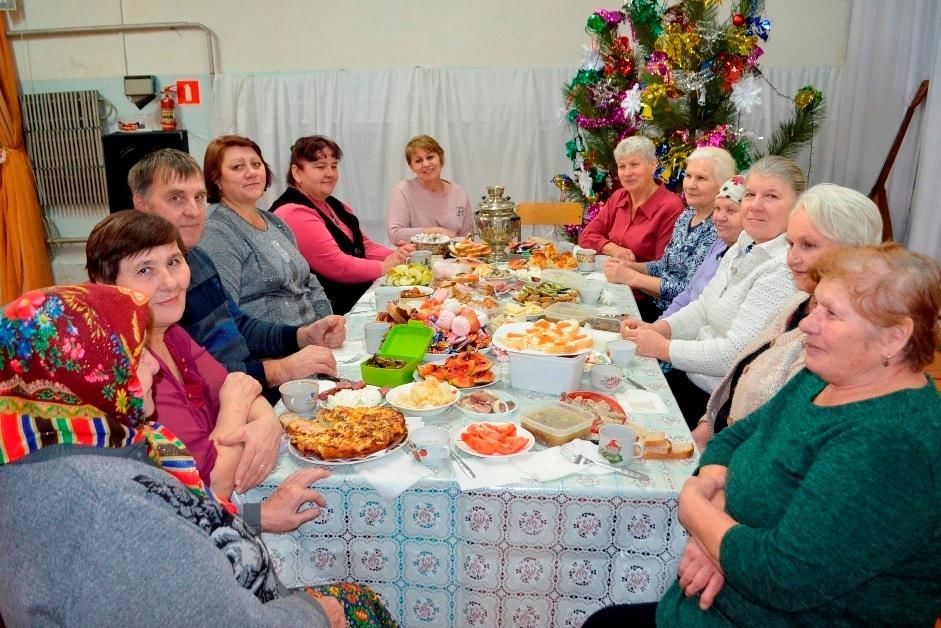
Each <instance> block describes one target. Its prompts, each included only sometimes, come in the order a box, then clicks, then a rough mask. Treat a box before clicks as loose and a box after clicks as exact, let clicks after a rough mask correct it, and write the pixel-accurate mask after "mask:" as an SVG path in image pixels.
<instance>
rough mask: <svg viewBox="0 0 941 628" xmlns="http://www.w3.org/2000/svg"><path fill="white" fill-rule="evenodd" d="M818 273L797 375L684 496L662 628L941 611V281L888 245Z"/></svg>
mask: <svg viewBox="0 0 941 628" xmlns="http://www.w3.org/2000/svg"><path fill="white" fill-rule="evenodd" d="M813 274H815V275H816V279H818V280H819V283H818V285H817V288H816V290H815V292H814V299H815V300H816V302H817V305H816V307H815V308H814V309H813V310H812V312H811V313H810V314H809V315H808V317H807V318H805V319H804V320H803V321H802V322H801V324H800V328H801V330H802V331H804V333H806V334H807V340H806V345H805V348H806V369H805V370H803V371H801V372H800V373H798V374H797V375H796V376H795V377H794V378H793V379H792V380H791V381H790V382H789V383H788V384H787V385H786V386H785V387H784V388H783V389H782V390H781V392H780V393H778V394H777V395H776V396H775V397H773V398H772V399H771V400H770V401H769V402H768V403H767V404H766V405H764V406H762V407H761V408H759V409H758V410H757V411H755V412H754V413H753V414H751V415H750V416H749V417H748V418H747V419H746V420H742V421H740V422H738V423H736V424H735V425H733V426H732V427H730V428H728V429H727V430H725V431H723V432H722V433H721V434H720V435H719V436H718V437H717V438H716V439H715V440H713V441H712V442H711V443H710V444H709V447H708V449H707V450H706V452H705V454H704V455H703V456H702V458H701V460H700V463H701V466H700V469H699V473H698V475H697V476H695V477H692V478H690V479H689V480H688V481H687V483H686V484H685V485H684V487H683V490H682V491H681V493H680V498H679V517H680V521H681V522H682V523H683V525H684V526H685V527H686V528H687V530H688V531H689V533H690V536H691V539H690V542H689V544H688V546H687V549H686V551H685V553H684V555H683V558H682V560H681V561H680V568H679V580H678V582H677V583H675V584H674V585H673V587H671V588H670V590H669V591H668V592H667V594H666V595H665V596H664V598H663V599H662V600H661V601H660V604H659V606H658V608H657V624H658V625H661V626H725V625H739V626H763V627H765V626H790V625H813V626H873V625H885V626H909V625H910V626H919V625H920V626H931V625H933V622H934V619H935V618H936V617H937V616H938V615H939V614H941V457H939V456H938V454H937V447H938V443H939V442H941V398H939V395H938V391H937V390H936V389H935V387H934V385H933V384H932V383H931V382H930V380H928V379H927V378H926V376H925V375H924V373H922V369H923V368H924V366H925V365H927V364H928V363H930V362H931V360H932V359H933V357H934V349H935V346H936V344H937V342H938V337H939V336H938V312H939V309H941V268H939V266H938V263H937V262H935V261H934V260H933V259H931V258H928V257H926V256H923V255H918V254H915V253H911V252H908V251H906V250H905V249H903V248H902V247H900V246H899V245H896V244H886V245H880V246H877V247H876V246H870V247H845V248H841V249H837V250H834V251H832V252H830V253H828V254H826V255H825V256H824V257H823V258H822V259H821V260H820V261H819V262H818V264H817V266H816V268H815V270H814V271H813ZM618 610H621V611H622V612H621V613H617V611H618ZM606 612H607V619H609V620H610V619H613V618H614V617H615V614H618V615H620V618H621V619H622V620H623V619H624V618H626V616H627V614H628V613H629V612H631V610H630V609H627V608H625V607H616V608H612V609H606ZM593 619H594V618H593ZM586 625H589V626H590V625H598V624H597V623H596V624H592V621H591V620H590V621H589V623H588V624H586ZM625 625H627V624H625Z"/></svg>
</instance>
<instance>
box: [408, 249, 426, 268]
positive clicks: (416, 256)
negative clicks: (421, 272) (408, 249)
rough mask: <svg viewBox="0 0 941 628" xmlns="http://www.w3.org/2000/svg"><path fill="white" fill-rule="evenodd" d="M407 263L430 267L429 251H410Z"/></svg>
mask: <svg viewBox="0 0 941 628" xmlns="http://www.w3.org/2000/svg"><path fill="white" fill-rule="evenodd" d="M408 261H409V262H411V263H412V264H424V265H425V266H431V251H424V250H421V249H419V250H417V251H412V254H411V255H410V256H409V258H408Z"/></svg>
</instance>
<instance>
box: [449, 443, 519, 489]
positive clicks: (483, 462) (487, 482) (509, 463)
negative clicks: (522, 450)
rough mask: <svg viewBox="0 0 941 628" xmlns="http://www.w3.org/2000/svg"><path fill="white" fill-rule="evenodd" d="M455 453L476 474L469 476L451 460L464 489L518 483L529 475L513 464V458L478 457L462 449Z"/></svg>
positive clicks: (459, 483) (458, 480)
mask: <svg viewBox="0 0 941 628" xmlns="http://www.w3.org/2000/svg"><path fill="white" fill-rule="evenodd" d="M454 453H455V454H456V455H458V456H461V458H462V459H463V460H464V462H466V463H467V466H469V467H470V468H471V470H472V471H473V472H474V475H475V476H476V477H473V478H472V477H468V475H467V474H466V473H464V472H463V471H461V469H460V468H459V467H458V466H457V465H456V464H455V463H454V462H453V461H452V462H451V466H452V467H453V468H454V474H455V476H456V477H457V483H458V485H459V486H460V487H461V490H462V491H472V490H474V489H478V488H488V487H492V486H505V485H507V484H516V483H519V482H522V481H523V480H525V479H526V477H527V476H525V475H523V472H522V471H520V470H519V469H518V468H517V467H516V466H515V465H514V464H513V460H512V459H509V460H508V459H500V458H478V457H476V456H469V455H463V454H462V453H461V452H460V450H456V451H455V452H454ZM529 455H532V454H524V455H523V456H520V457H521V458H524V457H526V456H529Z"/></svg>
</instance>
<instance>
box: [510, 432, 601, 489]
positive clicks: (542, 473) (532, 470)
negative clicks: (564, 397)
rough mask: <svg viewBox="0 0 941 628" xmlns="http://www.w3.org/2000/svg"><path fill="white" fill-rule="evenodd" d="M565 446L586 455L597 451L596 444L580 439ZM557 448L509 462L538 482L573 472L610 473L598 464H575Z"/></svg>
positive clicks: (592, 454) (551, 479)
mask: <svg viewBox="0 0 941 628" xmlns="http://www.w3.org/2000/svg"><path fill="white" fill-rule="evenodd" d="M566 448H567V449H572V450H573V451H575V452H577V453H580V454H582V455H583V456H588V457H591V456H594V455H595V453H596V452H597V451H598V445H596V444H595V443H590V442H588V441H585V440H581V439H576V440H574V441H572V442H571V443H568V444H567V445H566ZM559 450H560V448H559V447H551V448H549V449H545V450H543V451H540V452H536V453H533V454H531V455H529V456H523V457H520V458H513V459H511V462H512V463H513V464H514V466H516V468H517V469H519V470H520V471H521V472H522V473H523V474H525V475H526V476H528V477H531V478H532V479H534V480H538V481H539V482H551V481H553V480H558V479H560V478H564V477H566V476H569V475H573V474H575V473H587V474H592V475H603V474H605V473H612V471H611V470H609V469H605V468H604V467H599V466H598V465H588V464H575V463H574V462H572V461H571V460H569V459H568V458H566V457H565V456H563V455H562V453H561V451H559Z"/></svg>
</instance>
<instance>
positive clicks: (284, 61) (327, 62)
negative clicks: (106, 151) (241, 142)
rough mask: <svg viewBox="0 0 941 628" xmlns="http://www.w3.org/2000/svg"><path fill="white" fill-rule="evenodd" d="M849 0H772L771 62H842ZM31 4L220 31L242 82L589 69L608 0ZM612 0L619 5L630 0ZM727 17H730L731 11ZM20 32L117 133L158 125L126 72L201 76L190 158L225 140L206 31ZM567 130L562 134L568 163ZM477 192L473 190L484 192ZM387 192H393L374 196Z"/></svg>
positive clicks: (44, 84) (23, 48)
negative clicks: (217, 124) (141, 124)
mask: <svg viewBox="0 0 941 628" xmlns="http://www.w3.org/2000/svg"><path fill="white" fill-rule="evenodd" d="M849 3H850V0H826V1H825V2H821V1H820V0H766V11H767V14H768V16H769V17H770V18H771V19H772V21H773V27H772V36H771V40H770V42H769V43H768V44H767V45H765V46H764V47H765V48H766V54H765V55H764V57H763V58H762V66H763V67H765V68H766V69H767V68H769V67H770V68H773V67H774V66H789V67H791V66H794V67H797V66H805V67H806V66H820V67H821V68H824V67H830V68H831V69H832V67H834V66H836V67H838V66H840V65H842V64H843V62H844V57H845V49H846V41H847V34H848V22H849V13H850V4H849ZM18 4H19V9H18V10H17V11H16V12H13V13H11V14H10V15H9V20H10V22H9V27H10V30H11V31H17V30H28V29H40V28H56V27H75V26H94V25H110V24H120V23H127V24H133V23H144V22H200V23H203V24H205V25H206V26H208V28H209V29H211V30H212V32H213V33H214V35H215V41H214V45H215V51H216V68H215V69H216V72H218V73H223V74H225V75H229V76H249V75H252V74H271V73H282V72H303V71H309V70H340V69H342V70H348V71H350V72H357V71H367V70H375V69H387V68H410V67H414V66H421V67H424V68H532V67H536V68H570V69H572V71H574V69H575V68H576V67H577V66H578V65H579V64H580V63H581V51H582V45H583V44H585V43H587V42H588V41H589V37H588V35H587V34H586V32H585V21H586V19H587V18H588V16H589V15H590V14H591V13H592V12H593V11H594V10H596V9H597V8H598V7H599V6H604V3H603V2H598V0H509V1H507V0H473V1H471V2H468V1H466V0H465V1H458V0H394V1H390V0H347V1H346V2H336V1H335V0H333V1H331V2H327V1H325V0H263V1H261V2H259V1H258V0H196V1H194V0H160V1H155V0H82V1H81V2H73V1H70V0H19V2H18ZM608 6H609V8H612V9H614V8H618V3H617V2H612V3H610V4H609V5H608ZM720 14H721V15H727V9H725V8H723V9H721V10H720ZM11 39H12V41H13V48H14V54H15V56H16V60H17V66H18V70H19V76H20V80H21V83H22V87H23V90H24V91H25V92H49V91H61V90H78V89H97V90H98V91H99V92H100V93H101V94H102V95H103V96H104V97H105V98H106V99H107V100H108V101H110V102H111V103H112V104H113V105H114V108H115V110H114V111H113V112H112V114H111V115H110V116H109V118H108V125H109V130H113V129H114V128H115V127H116V122H117V120H118V119H142V120H144V121H146V122H147V123H148V125H149V126H150V127H151V128H154V127H156V123H157V120H158V110H157V104H156V102H154V103H151V104H150V105H148V106H147V107H145V108H144V109H143V110H142V111H138V110H137V109H136V108H135V107H134V106H133V105H131V104H130V103H129V102H128V101H127V99H126V98H125V97H124V95H123V82H122V77H123V76H124V75H125V74H153V75H156V76H157V77H158V82H159V84H160V85H167V84H171V83H172V82H173V81H175V80H177V79H183V78H188V79H191V78H195V79H198V80H200V81H201V86H202V91H203V98H204V103H203V104H202V105H200V106H188V107H183V106H181V107H178V117H179V118H180V120H181V122H182V125H183V126H184V127H185V128H186V129H187V130H188V131H189V137H190V152H192V153H193V155H194V156H195V157H196V158H197V159H198V160H201V159H202V154H203V151H204V149H205V146H206V144H207V143H208V142H209V140H210V139H211V137H212V135H213V132H212V130H211V127H212V125H211V121H210V119H211V116H210V110H211V106H210V99H211V97H212V93H211V82H210V77H209V73H208V71H209V69H208V62H207V51H206V41H205V38H204V37H203V36H202V35H201V34H200V33H199V32H198V31H175V32H161V33H146V34H141V33H138V34H128V35H117V34H107V35H95V36H79V35H69V36H56V37H52V38H42V39H25V40H17V38H16V37H15V35H14V36H13V37H12V38H11ZM552 89H556V88H555V86H554V85H553V87H552ZM782 89H785V91H786V90H788V89H790V88H789V87H788V88H784V87H783V86H782ZM769 98H770V96H769ZM559 104H560V105H561V99H560V103H559ZM777 106H778V107H780V106H781V105H780V104H779V105H777ZM550 124H551V123H550ZM563 134H564V131H563V130H562V129H560V130H559V135H560V141H559V142H558V146H559V148H558V152H559V155H560V158H559V161H560V163H561V164H562V165H564V156H563V155H562V153H563V148H562V145H563V144H564V141H565V139H564V138H563V137H562V136H563ZM266 150H270V149H269V148H268V147H266ZM493 150H494V151H497V150H505V147H503V146H499V147H494V149H493ZM396 151H398V149H396ZM282 152H283V151H282ZM555 172H558V170H556V171H555ZM552 174H554V172H552V173H549V175H548V176H549V177H551V175H552ZM543 178H544V177H542V176H540V181H541V180H542V179H543ZM279 179H280V174H279ZM468 183H475V182H468ZM376 184H377V186H385V185H386V182H376ZM469 192H470V193H471V195H472V197H473V196H474V195H475V194H477V193H479V190H476V189H469ZM386 194H387V189H386V187H382V189H381V190H377V191H376V192H375V193H374V196H382V197H384V196H385V195H386ZM345 198H347V200H353V199H350V198H348V197H345ZM364 205H365V204H364ZM50 213H51V215H52V217H53V219H54V220H55V222H56V224H58V226H59V229H60V231H61V235H62V236H79V237H81V236H83V235H85V234H87V233H88V230H89V229H90V227H91V226H92V225H93V224H94V222H96V221H97V219H98V217H99V216H98V215H95V214H92V215H90V216H85V215H82V214H76V213H74V212H67V211H66V212H56V211H52V212H50ZM372 220H373V221H374V222H375V221H377V220H378V218H377V217H373V219H372Z"/></svg>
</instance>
